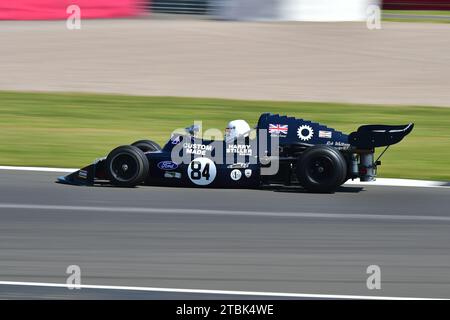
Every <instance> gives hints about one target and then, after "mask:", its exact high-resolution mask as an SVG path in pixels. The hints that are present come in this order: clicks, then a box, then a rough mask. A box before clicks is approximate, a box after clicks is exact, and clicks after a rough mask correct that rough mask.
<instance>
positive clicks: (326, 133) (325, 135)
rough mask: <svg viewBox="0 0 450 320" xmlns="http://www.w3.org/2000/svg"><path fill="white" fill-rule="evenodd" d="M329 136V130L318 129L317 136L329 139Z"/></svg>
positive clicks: (330, 133)
mask: <svg viewBox="0 0 450 320" xmlns="http://www.w3.org/2000/svg"><path fill="white" fill-rule="evenodd" d="M331 136H332V132H331V131H323V130H319V138H325V139H331Z"/></svg>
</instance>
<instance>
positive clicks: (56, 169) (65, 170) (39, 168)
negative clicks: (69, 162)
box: [0, 166, 78, 173]
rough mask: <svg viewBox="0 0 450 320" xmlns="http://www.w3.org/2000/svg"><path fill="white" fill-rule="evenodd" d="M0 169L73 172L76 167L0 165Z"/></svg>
mask: <svg viewBox="0 0 450 320" xmlns="http://www.w3.org/2000/svg"><path fill="white" fill-rule="evenodd" d="M0 170H11V171H37V172H68V173H70V172H74V171H77V170H78V169H70V168H47V167H14V166H0Z"/></svg>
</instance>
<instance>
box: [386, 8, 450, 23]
mask: <svg viewBox="0 0 450 320" xmlns="http://www.w3.org/2000/svg"><path fill="white" fill-rule="evenodd" d="M389 14H395V15H401V16H402V17H399V18H390V17H385V15H389ZM382 16H383V21H390V22H432V23H450V19H448V18H450V10H448V11H445V10H442V11H438V10H383V12H382ZM414 16H424V17H414Z"/></svg>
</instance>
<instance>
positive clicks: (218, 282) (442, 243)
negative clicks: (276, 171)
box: [0, 171, 450, 299]
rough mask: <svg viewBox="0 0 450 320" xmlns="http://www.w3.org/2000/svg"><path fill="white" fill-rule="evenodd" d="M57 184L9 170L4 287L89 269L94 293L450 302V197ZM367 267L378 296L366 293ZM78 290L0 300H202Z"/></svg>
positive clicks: (38, 291) (441, 192)
mask: <svg viewBox="0 0 450 320" xmlns="http://www.w3.org/2000/svg"><path fill="white" fill-rule="evenodd" d="M58 175H59V174H58V173H36V172H19V171H1V172H0V281H23V282H51V283H62V284H64V283H66V278H67V276H68V275H67V274H66V268H67V266H69V265H78V266H80V268H81V281H82V284H89V285H114V286H140V287H162V288H185V289H211V290H237V291H241V290H242V291H258V292H260V291H261V292H288V293H289V292H292V293H310V294H337V295H365V296H366V295H377V296H402V297H428V298H450V197H449V196H450V188H414V187H381V186H372V187H360V186H358V187H352V186H346V187H343V188H341V189H340V190H338V192H336V193H335V194H310V193H306V192H304V191H303V190H302V189H298V188H284V189H270V190H231V189H225V190H223V189H221V190H219V189H182V188H160V187H139V188H134V189H123V188H114V187H77V186H68V185H61V184H57V183H55V180H56V178H57V177H58ZM369 265H378V266H379V267H380V268H381V290H368V289H367V286H366V279H367V277H368V274H366V269H367V267H368V266H369ZM73 292H74V291H73V290H61V289H60V290H54V289H51V288H39V287H33V288H29V287H20V286H7V285H0V298H21V297H22V298H45V297H51V298H53V297H59V298H80V297H84V298H89V299H90V298H105V297H112V298H117V297H119V298H121V297H122V298H130V297H131V298H151V299H155V298H161V299H164V298H167V297H169V298H174V297H175V298H192V297H194V298H195V297H196V298H198V297H199V296H195V295H194V296H193V295H191V294H188V293H184V294H180V295H174V294H167V293H166V294H164V293H160V294H158V292H153V293H152V294H148V293H147V295H145V293H139V292H137V293H136V292H135V293H124V292H122V293H121V292H120V291H119V292H116V293H114V296H112V294H113V293H104V292H103V293H99V292H96V291H95V290H85V289H82V290H81V291H78V292H77V293H73ZM206 297H208V298H214V296H206ZM201 298H205V296H201ZM234 298H236V297H234Z"/></svg>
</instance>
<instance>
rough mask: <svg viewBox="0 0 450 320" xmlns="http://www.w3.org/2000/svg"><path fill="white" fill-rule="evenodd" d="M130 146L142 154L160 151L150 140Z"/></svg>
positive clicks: (140, 141) (158, 146)
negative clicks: (139, 150)
mask: <svg viewBox="0 0 450 320" xmlns="http://www.w3.org/2000/svg"><path fill="white" fill-rule="evenodd" d="M131 145H132V146H135V147H137V148H139V149H141V151H143V152H147V151H159V150H161V146H160V145H159V144H157V143H156V142H155V141H152V140H139V141H136V142H134V143H133V144H131Z"/></svg>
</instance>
